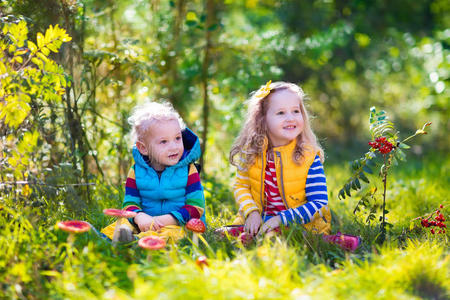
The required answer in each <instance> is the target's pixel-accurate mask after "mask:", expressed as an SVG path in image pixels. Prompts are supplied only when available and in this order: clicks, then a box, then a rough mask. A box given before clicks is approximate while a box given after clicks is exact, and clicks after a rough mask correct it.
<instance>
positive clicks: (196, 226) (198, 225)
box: [186, 218, 206, 233]
mask: <svg viewBox="0 0 450 300" xmlns="http://www.w3.org/2000/svg"><path fill="white" fill-rule="evenodd" d="M186 228H187V229H189V230H192V231H194V232H198V233H203V232H205V230H206V227H205V223H203V221H202V220H200V219H195V218H194V219H190V220H189V221H188V222H187V223H186Z"/></svg>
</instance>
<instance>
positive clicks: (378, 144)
mask: <svg viewBox="0 0 450 300" xmlns="http://www.w3.org/2000/svg"><path fill="white" fill-rule="evenodd" d="M369 146H370V147H372V148H373V149H375V150H378V151H380V153H381V154H388V153H389V152H391V151H392V149H393V148H394V145H392V143H390V142H388V141H387V140H386V137H384V136H380V137H378V138H376V139H375V142H369Z"/></svg>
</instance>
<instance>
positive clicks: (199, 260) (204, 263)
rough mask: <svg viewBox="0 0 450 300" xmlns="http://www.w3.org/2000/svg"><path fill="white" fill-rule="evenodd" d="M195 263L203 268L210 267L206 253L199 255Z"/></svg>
mask: <svg viewBox="0 0 450 300" xmlns="http://www.w3.org/2000/svg"><path fill="white" fill-rule="evenodd" d="M195 263H196V264H197V266H198V267H199V268H200V269H202V270H203V268H205V267H209V263H208V258H207V257H206V256H204V255H201V256H199V257H197V259H196V260H195Z"/></svg>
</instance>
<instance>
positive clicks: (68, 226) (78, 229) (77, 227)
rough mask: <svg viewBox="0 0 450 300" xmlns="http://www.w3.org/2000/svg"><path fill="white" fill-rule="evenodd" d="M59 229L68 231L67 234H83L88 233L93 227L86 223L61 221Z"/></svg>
mask: <svg viewBox="0 0 450 300" xmlns="http://www.w3.org/2000/svg"><path fill="white" fill-rule="evenodd" d="M57 225H58V228H59V229H61V230H63V231H66V232H73V233H82V232H86V231H88V230H89V229H91V225H90V224H89V223H88V222H84V221H77V220H73V221H61V222H58V224H57Z"/></svg>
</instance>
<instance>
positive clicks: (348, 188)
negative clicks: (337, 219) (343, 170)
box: [345, 183, 352, 197]
mask: <svg viewBox="0 0 450 300" xmlns="http://www.w3.org/2000/svg"><path fill="white" fill-rule="evenodd" d="M345 193H346V194H347V196H349V197H351V196H352V195H350V183H347V184H346V185H345Z"/></svg>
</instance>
